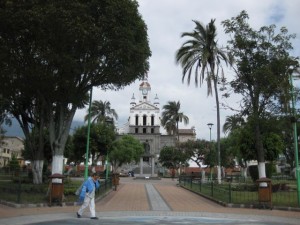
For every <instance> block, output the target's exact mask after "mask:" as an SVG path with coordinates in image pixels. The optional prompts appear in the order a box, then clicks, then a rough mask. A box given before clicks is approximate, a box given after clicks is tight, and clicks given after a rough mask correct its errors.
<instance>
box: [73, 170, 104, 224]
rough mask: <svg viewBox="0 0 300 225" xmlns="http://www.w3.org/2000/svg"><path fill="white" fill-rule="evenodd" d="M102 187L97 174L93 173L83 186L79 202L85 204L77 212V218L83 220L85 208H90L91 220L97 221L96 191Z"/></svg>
mask: <svg viewBox="0 0 300 225" xmlns="http://www.w3.org/2000/svg"><path fill="white" fill-rule="evenodd" d="M99 187H100V181H99V180H98V176H97V174H96V173H93V174H92V176H90V177H89V178H88V179H87V180H86V181H85V182H84V183H83V185H82V189H81V192H80V195H79V201H80V202H83V204H82V206H81V207H80V209H79V210H78V212H77V218H81V216H82V214H83V212H84V210H85V208H86V207H87V206H89V207H90V212H91V219H94V220H97V219H98V217H96V212H95V191H96V189H98V188H99Z"/></svg>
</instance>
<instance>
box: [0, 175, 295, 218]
mask: <svg viewBox="0 0 300 225" xmlns="http://www.w3.org/2000/svg"><path fill="white" fill-rule="evenodd" d="M176 184H177V181H176V180H171V179H162V180H134V179H133V178H131V177H128V178H121V180H120V185H119V186H118V189H117V191H112V192H111V193H110V194H108V195H107V196H106V197H104V198H103V199H101V200H100V201H97V203H96V212H97V216H99V217H100V219H101V217H103V218H104V217H109V216H111V217H112V218H116V217H118V218H119V217H124V216H127V217H128V216H181V217H191V216H193V217H201V216H202V217H203V216H204V217H210V218H216V217H221V218H246V217H247V218H253V219H254V218H255V219H259V220H267V221H271V222H273V223H274V224H275V223H276V224H277V222H278V221H284V222H283V224H287V223H285V222H287V221H289V222H290V223H289V224H299V221H300V212H295V211H283V210H260V209H248V208H227V207H223V206H221V205H219V204H217V203H214V202H212V201H210V200H207V199H206V198H203V197H201V196H199V195H197V194H194V193H191V192H190V191H187V190H185V189H183V188H181V187H178V186H177V185H176ZM151 199H152V200H151ZM154 199H155V200H154ZM78 208H79V206H75V205H73V206H63V207H61V206H53V207H32V208H29V207H28V208H11V207H7V206H3V205H0V223H1V224H6V223H7V224H23V223H22V222H23V221H22V217H23V219H24V218H27V220H29V221H30V219H32V221H34V219H37V217H38V216H41V215H44V217H43V219H45V220H51V218H52V219H59V218H60V219H63V218H65V219H66V218H67V219H75V218H76V217H75V213H76V211H77V210H78ZM54 215H55V216H54ZM84 217H86V218H89V210H88V209H87V211H86V213H85V214H84ZM1 218H2V219H1ZM13 218H15V219H17V218H19V222H17V220H15V223H12V221H13ZM40 219H42V218H40ZM76 219H77V218H76ZM24 224H25V223H24ZM27 224H28V223H27ZM72 224H75V221H74V223H72ZM239 224H242V223H239ZM253 224H255V223H253ZM260 224H262V223H260ZM279 224H280V223H279Z"/></svg>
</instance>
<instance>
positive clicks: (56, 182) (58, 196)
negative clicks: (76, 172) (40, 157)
mask: <svg viewBox="0 0 300 225" xmlns="http://www.w3.org/2000/svg"><path fill="white" fill-rule="evenodd" d="M49 178H50V194H49V205H50V206H52V203H53V202H57V204H58V205H60V206H62V200H63V194H64V182H63V179H64V175H62V174H59V173H55V174H52V175H51V176H49Z"/></svg>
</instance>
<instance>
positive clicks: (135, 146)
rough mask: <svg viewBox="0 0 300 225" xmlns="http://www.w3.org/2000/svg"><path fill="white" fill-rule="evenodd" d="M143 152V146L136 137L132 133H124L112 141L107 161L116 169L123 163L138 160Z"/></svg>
mask: <svg viewBox="0 0 300 225" xmlns="http://www.w3.org/2000/svg"><path fill="white" fill-rule="evenodd" d="M143 153H144V146H143V144H142V143H140V141H139V140H138V139H136V138H135V137H133V136H132V135H124V136H122V137H121V138H120V139H118V140H117V141H115V142H114V143H113V145H112V149H111V150H110V151H109V161H110V162H111V163H112V165H113V167H114V170H117V168H118V167H120V166H122V165H123V164H124V163H130V162H132V161H135V162H138V160H139V158H140V157H141V156H142V154H143Z"/></svg>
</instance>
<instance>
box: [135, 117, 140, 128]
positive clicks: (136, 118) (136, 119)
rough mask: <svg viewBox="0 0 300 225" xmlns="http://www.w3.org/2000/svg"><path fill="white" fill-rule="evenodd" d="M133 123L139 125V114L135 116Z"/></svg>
mask: <svg viewBox="0 0 300 225" xmlns="http://www.w3.org/2000/svg"><path fill="white" fill-rule="evenodd" d="M135 125H136V126H138V125H139V116H138V115H136V116H135Z"/></svg>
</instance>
